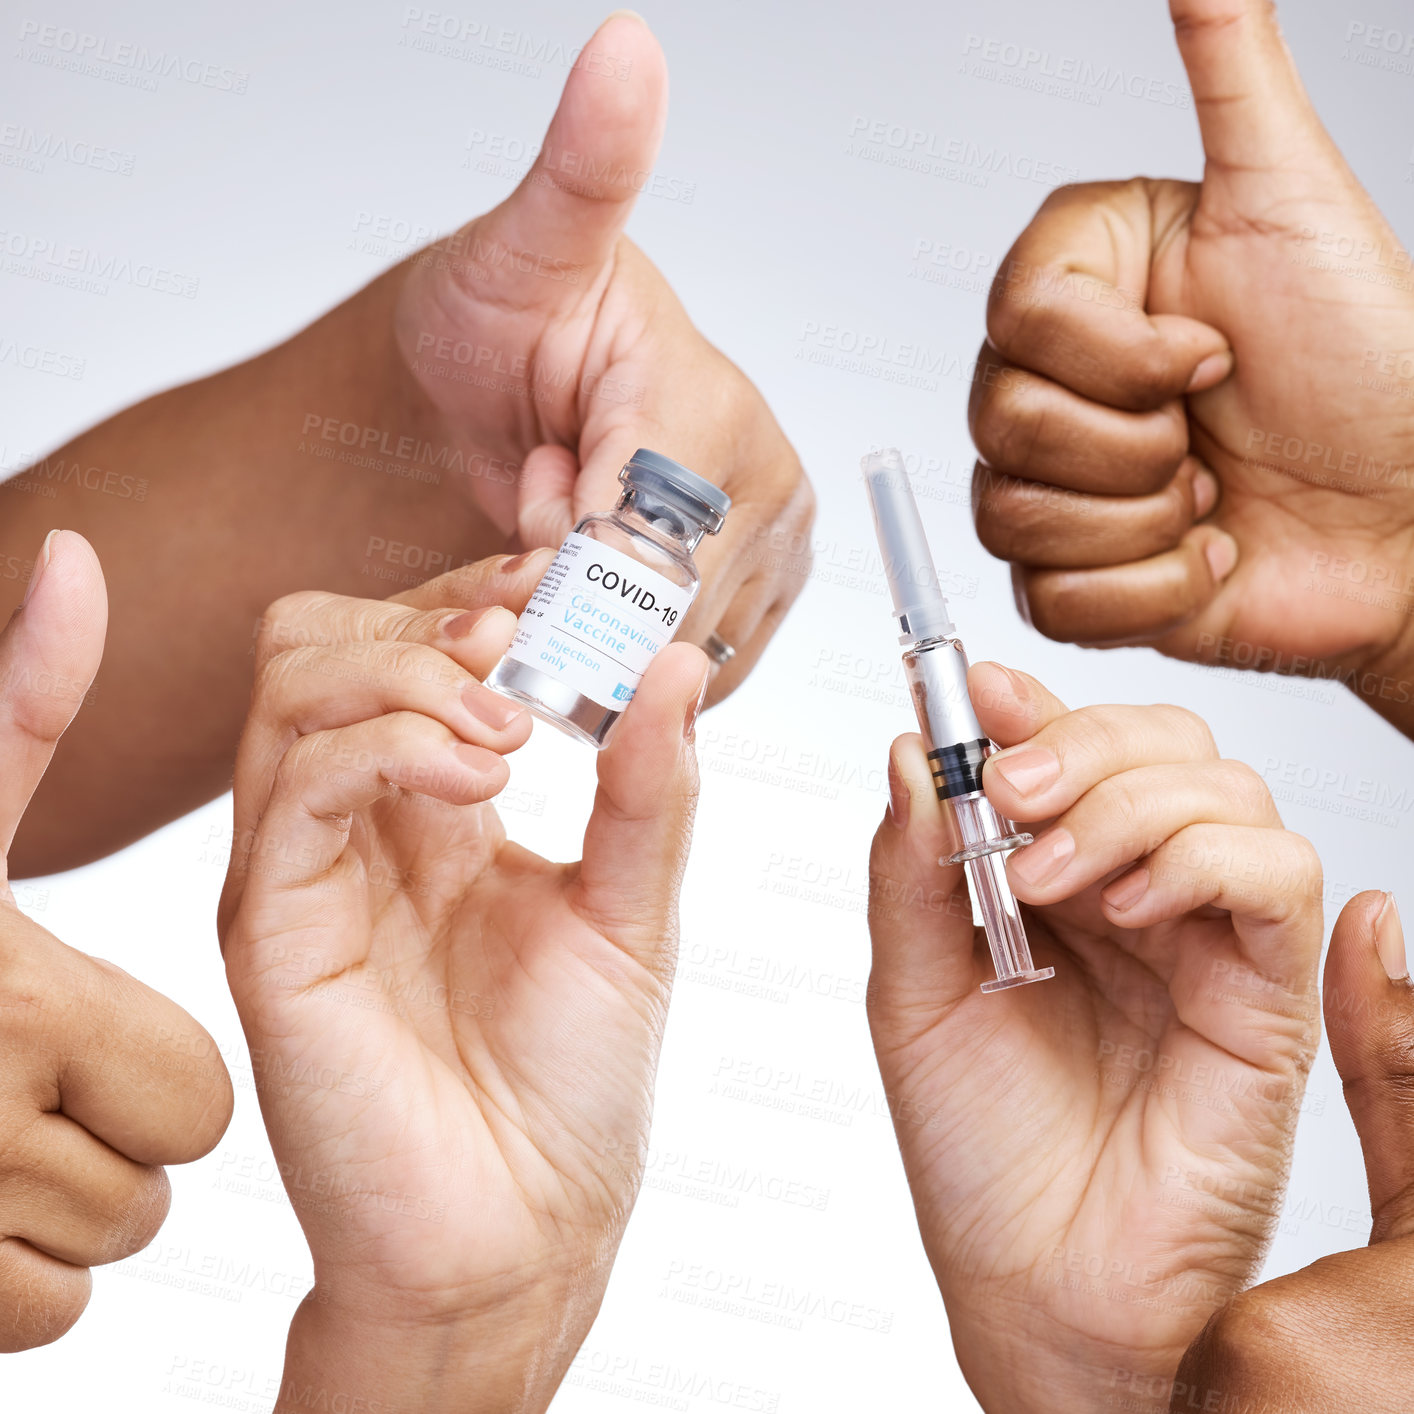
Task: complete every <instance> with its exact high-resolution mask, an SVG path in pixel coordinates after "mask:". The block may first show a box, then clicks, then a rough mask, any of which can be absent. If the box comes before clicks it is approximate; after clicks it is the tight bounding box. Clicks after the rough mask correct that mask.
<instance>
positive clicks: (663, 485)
mask: <svg viewBox="0 0 1414 1414" xmlns="http://www.w3.org/2000/svg"><path fill="white" fill-rule="evenodd" d="M619 480H620V481H622V482H624V484H625V485H627V484H628V483H629V482H632V483H633V484H634V485H635V486H642V487H644V488H645V489H652V490H655V491H657V492H658V493H659V494H660V495H664V496H666V497H667V498H668V499H669V500H671V501H672V502H673V503H674V504H675V505H677V506H679V507H681V508H682V510H683V511H685V512H686V513H687V514H688V515H691V516H693V517H695V518H696V519H697V520H698V521H700V522H701V523H702V525H703V526H705V527H706V530H707V533H708V534H709V535H715V534H716V533H717V532H718V531H719V530H720V529H721V528H722V522H723V521H724V520H725V519H726V516H727V512H728V511H729V510H731V508H732V498H731V497H730V496H728V495H727V493H726V492H725V491H723V490H722V488H721V487H720V486H713V485H712V483H711V482H710V481H708V480H707V479H706V477H702V476H698V474H697V473H696V472H695V471H689V470H688V469H687V468H686V467H685V466H683V465H682V464H681V463H680V462H675V461H674V460H673V459H672V458H671V457H665V456H664V455H663V454H662V452H653V451H650V450H649V449H648V448H647V447H640V448H639V449H638V450H637V451H636V452H635V453H634V454H633V455H632V456H631V457H630V458H629V459H628V461H627V462H626V463H625V464H624V469H623V470H622V471H621V472H619Z"/></svg>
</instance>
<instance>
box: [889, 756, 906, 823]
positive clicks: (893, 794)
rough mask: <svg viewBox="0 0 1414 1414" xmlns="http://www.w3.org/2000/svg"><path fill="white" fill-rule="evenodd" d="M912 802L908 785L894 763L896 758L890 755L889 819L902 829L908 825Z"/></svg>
mask: <svg viewBox="0 0 1414 1414" xmlns="http://www.w3.org/2000/svg"><path fill="white" fill-rule="evenodd" d="M911 802H912V796H911V795H910V794H909V790H908V787H907V786H906V785H905V784H904V780H903V777H902V776H901V775H899V773H898V767H897V766H895V765H894V758H893V757H892V756H890V757H889V819H890V820H892V821H893V822H894V827H895V828H896V829H899V830H902V829H905V828H907V826H908V807H909V805H910V803H911Z"/></svg>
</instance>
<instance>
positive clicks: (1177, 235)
mask: <svg viewBox="0 0 1414 1414" xmlns="http://www.w3.org/2000/svg"><path fill="white" fill-rule="evenodd" d="M1311 148H1312V150H1311V153H1310V156H1309V157H1308V158H1307V160H1306V161H1305V162H1304V163H1303V164H1302V168H1301V170H1300V171H1299V172H1291V171H1283V170H1280V169H1279V170H1273V171H1260V170H1259V171H1255V172H1249V171H1242V170H1238V171H1235V172H1228V171H1226V170H1225V169H1224V168H1223V167H1222V166H1220V165H1219V166H1210V169H1209V173H1208V175H1207V177H1206V179H1205V181H1204V184H1203V186H1202V188H1201V189H1198V190H1197V191H1196V192H1195V189H1194V188H1193V187H1192V186H1190V185H1189V184H1187V183H1180V182H1163V183H1156V184H1155V205H1156V217H1157V220H1156V224H1157V225H1158V227H1159V229H1161V230H1169V231H1171V232H1172V235H1171V238H1170V239H1168V240H1165V241H1162V242H1161V244H1160V245H1159V246H1158V248H1157V250H1156V252H1155V258H1154V264H1153V267H1152V270H1151V271H1150V287H1149V300H1148V306H1149V309H1150V312H1151V313H1160V314H1183V315H1188V316H1190V317H1192V318H1196V319H1199V320H1202V321H1203V322H1204V323H1207V324H1211V325H1213V326H1214V327H1215V328H1217V329H1219V330H1221V331H1222V332H1223V333H1224V334H1225V335H1226V336H1227V338H1228V339H1229V341H1230V342H1231V344H1232V347H1233V351H1234V354H1235V356H1236V371H1235V374H1234V376H1233V377H1232V378H1230V379H1229V380H1228V381H1227V382H1226V383H1224V384H1222V385H1221V386H1219V387H1218V388H1217V389H1214V390H1213V391H1211V392H1208V393H1204V394H1201V395H1199V396H1197V397H1196V398H1194V399H1191V400H1190V408H1189V423H1190V431H1191V436H1192V444H1193V450H1194V451H1195V453H1196V454H1197V455H1198V456H1199V457H1200V458H1202V459H1203V460H1204V461H1205V462H1206V463H1207V464H1208V465H1209V466H1210V467H1211V468H1212V469H1213V470H1214V471H1215V472H1216V473H1217V475H1218V478H1219V480H1220V481H1221V483H1222V498H1221V500H1220V502H1219V504H1218V507H1217V510H1216V512H1215V514H1214V517H1213V519H1214V522H1215V523H1216V524H1217V525H1219V526H1221V527H1222V528H1223V529H1225V530H1227V531H1229V532H1230V533H1232V534H1233V535H1234V536H1235V537H1236V539H1237V541H1238V544H1239V545H1240V546H1241V548H1242V558H1241V559H1240V560H1239V563H1238V568H1237V570H1236V571H1235V572H1234V574H1233V575H1232V577H1231V579H1230V580H1229V581H1228V582H1227V584H1226V585H1225V586H1224V589H1223V592H1222V594H1221V595H1220V596H1219V598H1218V599H1217V601H1216V602H1215V603H1214V605H1213V606H1212V607H1211V608H1210V609H1209V610H1208V611H1207V613H1205V614H1204V615H1203V617H1202V618H1201V619H1200V620H1199V621H1198V622H1197V623H1196V624H1189V625H1186V626H1185V627H1184V628H1183V629H1181V630H1179V631H1178V632H1177V633H1175V634H1172V635H1170V636H1169V637H1168V639H1166V640H1164V641H1162V642H1161V644H1160V646H1161V647H1163V648H1164V649H1165V650H1166V651H1169V652H1172V653H1174V654H1176V655H1177V656H1180V657H1193V656H1195V655H1202V648H1203V646H1204V641H1203V639H1202V635H1203V634H1205V633H1207V634H1210V635H1211V634H1212V632H1213V631H1214V630H1215V628H1218V627H1219V626H1220V627H1221V632H1222V634H1223V635H1225V636H1227V637H1230V638H1232V639H1234V640H1236V641H1237V642H1238V643H1240V644H1243V645H1246V647H1244V648H1243V649H1241V650H1239V651H1240V652H1242V653H1243V654H1244V656H1246V655H1250V654H1251V653H1252V651H1253V649H1256V648H1268V649H1271V650H1274V651H1275V652H1277V653H1279V654H1281V655H1283V661H1282V662H1281V663H1278V664H1275V665H1273V664H1272V663H1271V662H1270V661H1269V660H1268V661H1266V662H1265V663H1264V664H1259V665H1265V666H1278V667H1281V666H1285V667H1286V668H1288V669H1290V667H1291V666H1292V659H1294V658H1297V657H1303V656H1304V657H1306V658H1308V659H1318V660H1324V659H1329V658H1340V657H1344V656H1346V655H1355V656H1356V657H1357V658H1358V657H1359V656H1360V655H1362V654H1363V655H1368V654H1369V653H1370V652H1372V651H1376V650H1378V649H1379V648H1380V647H1381V646H1383V645H1386V644H1387V643H1389V641H1390V640H1391V639H1392V638H1393V637H1394V636H1395V635H1396V634H1397V633H1398V631H1399V630H1400V629H1401V628H1402V627H1403V614H1402V612H1401V610H1400V608H1399V607H1398V606H1397V605H1396V604H1395V603H1393V602H1387V603H1386V604H1385V605H1383V606H1382V605H1380V604H1378V603H1368V602H1362V599H1361V597H1360V596H1359V594H1358V583H1356V584H1352V583H1350V582H1342V581H1340V580H1336V581H1335V582H1334V583H1333V584H1332V583H1331V582H1330V581H1329V580H1328V578H1327V574H1326V571H1325V570H1324V568H1323V567H1324V566H1327V565H1329V564H1331V563H1332V562H1333V561H1335V560H1336V559H1338V558H1341V557H1344V558H1346V559H1349V560H1350V561H1352V562H1354V563H1355V564H1357V565H1358V566H1360V567H1361V568H1360V569H1357V570H1356V571H1355V573H1356V574H1357V575H1359V576H1361V578H1362V579H1364V578H1365V577H1367V576H1368V575H1369V574H1370V572H1371V571H1372V570H1374V569H1375V568H1376V567H1383V569H1384V570H1385V571H1386V572H1387V573H1389V572H1392V571H1393V570H1394V568H1395V567H1396V566H1398V565H1400V564H1403V563H1407V561H1408V558H1409V554H1410V551H1411V549H1414V480H1411V478H1409V477H1408V476H1404V475H1401V474H1400V473H1399V470H1398V469H1399V468H1402V467H1403V466H1404V464H1405V463H1406V462H1407V461H1408V459H1409V447H1410V445H1411V436H1412V435H1414V403H1411V401H1410V399H1409V397H1408V396H1400V395H1399V393H1398V392H1397V391H1396V390H1395V385H1397V384H1398V382H1399V380H1398V379H1397V378H1393V377H1390V376H1389V375H1388V373H1386V374H1384V375H1381V374H1379V373H1378V371H1377V369H1378V360H1379V356H1380V355H1382V354H1384V353H1388V352H1391V351H1398V350H1401V349H1406V348H1408V346H1409V340H1410V334H1411V331H1414V279H1411V278H1410V277H1409V275H1408V272H1407V271H1406V272H1405V274H1404V276H1403V277H1402V278H1401V277H1400V276H1399V274H1398V271H1399V264H1398V258H1397V253H1398V250H1399V246H1398V242H1397V240H1396V238H1395V236H1394V234H1393V232H1392V231H1390V229H1389V227H1388V226H1387V225H1386V224H1385V222H1384V220H1383V218H1382V217H1381V216H1380V214H1379V212H1378V211H1377V210H1376V209H1375V207H1374V206H1373V204H1372V203H1371V202H1370V200H1369V198H1368V197H1367V196H1366V195H1365V193H1364V192H1363V191H1361V189H1360V188H1359V186H1358V184H1357V183H1356V182H1355V180H1354V178H1353V177H1352V176H1351V175H1350V173H1349V171H1348V169H1346V167H1345V164H1344V162H1343V161H1342V160H1341V159H1340V157H1339V154H1338V153H1336V152H1335V150H1334V149H1333V148H1331V147H1329V143H1328V140H1325V139H1324V138H1323V136H1322V141H1320V142H1317V141H1316V140H1315V139H1313V140H1312V143H1311ZM1195 196H1196V202H1195ZM1362 244H1363V245H1365V246H1367V247H1368V250H1369V251H1370V252H1371V253H1370V254H1368V255H1367V256H1366V257H1364V259H1363V261H1362V260H1357V258H1356V257H1355V255H1353V254H1352V253H1351V252H1353V251H1355V250H1357V249H1358V248H1360V247H1361V246H1362ZM1339 250H1344V251H1346V252H1347V254H1346V256H1345V258H1343V259H1342V258H1341V257H1340V256H1339V255H1338V254H1336V253H1334V252H1336V251H1339ZM1323 265H1334V266H1336V267H1337V268H1334V269H1327V268H1322V266H1323ZM1391 271H1393V272H1394V277H1393V279H1392V280H1391V278H1390V276H1391ZM1371 277H1373V278H1371ZM1372 351H1373V352H1374V353H1375V355H1376V356H1375V358H1373V359H1372V358H1371V353H1372ZM1396 366H1397V365H1396ZM1406 372H1407V369H1406ZM1399 386H1402V388H1403V389H1404V392H1405V394H1408V393H1409V392H1410V391H1414V385H1411V384H1410V383H1408V382H1407V381H1406V382H1404V383H1403V384H1402V385H1399ZM1376 468H1379V469H1382V470H1376ZM1391 468H1393V469H1394V470H1393V473H1391ZM1326 557H1329V558H1326ZM1322 587H1327V588H1328V590H1329V589H1334V591H1335V592H1334V593H1330V592H1327V593H1326V594H1322V593H1320V592H1312V591H1313V590H1317V591H1319V590H1320V589H1321V588H1322ZM1346 590H1356V591H1357V592H1356V593H1351V594H1347V593H1346V592H1345V591H1346ZM1294 604H1299V605H1300V606H1301V611H1300V612H1299V613H1293V612H1292V606H1293V605H1294ZM1195 650H1196V651H1195ZM1209 651H1211V645H1209Z"/></svg>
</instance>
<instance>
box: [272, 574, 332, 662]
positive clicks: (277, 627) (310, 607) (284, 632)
mask: <svg viewBox="0 0 1414 1414" xmlns="http://www.w3.org/2000/svg"><path fill="white" fill-rule="evenodd" d="M331 597H332V596H330V595H329V594H326V593H324V592H323V591H322V590H317V589H301V590H298V591H296V592H295V593H293V594H285V595H282V596H281V597H280V598H279V599H276V600H275V602H274V603H273V604H271V605H270V606H269V608H267V609H266V610H265V612H264V613H263V614H262V615H261V617H260V625H259V628H258V629H257V632H256V655H257V659H260V658H263V657H266V656H269V655H271V654H273V653H278V652H280V651H281V649H283V648H288V647H290V646H291V645H292V643H293V642H294V641H295V638H296V635H297V630H296V627H295V626H296V625H297V624H300V623H302V622H303V621H304V620H305V619H307V618H309V617H310V616H311V615H312V614H313V613H316V612H317V611H318V609H319V608H320V607H321V606H322V605H323V604H325V603H326V602H327V601H328V600H329V599H330V598H331Z"/></svg>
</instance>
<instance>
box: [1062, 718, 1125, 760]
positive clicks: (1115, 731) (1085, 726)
mask: <svg viewBox="0 0 1414 1414" xmlns="http://www.w3.org/2000/svg"><path fill="white" fill-rule="evenodd" d="M1062 721H1063V723H1064V725H1065V735H1064V737H1063V738H1062V741H1061V743H1060V747H1061V750H1062V751H1063V752H1064V750H1065V748H1066V746H1068V745H1074V746H1082V747H1083V749H1084V751H1085V753H1086V754H1087V755H1089V756H1091V757H1093V758H1095V760H1096V761H1097V762H1098V763H1099V764H1100V765H1101V766H1103V767H1107V768H1108V767H1109V766H1110V765H1111V764H1112V763H1114V762H1116V761H1118V760H1120V759H1123V758H1124V757H1125V756H1126V755H1127V754H1128V751H1127V747H1128V742H1129V737H1130V732H1129V730H1128V729H1127V728H1126V727H1125V726H1124V724H1123V723H1122V722H1121V721H1120V720H1119V719H1118V717H1117V715H1116V712H1115V709H1114V708H1113V707H1103V706H1091V707H1077V708H1076V709H1075V711H1073V712H1071V713H1070V714H1069V716H1067V717H1065V718H1063V719H1062ZM1062 761H1064V757H1062Z"/></svg>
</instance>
